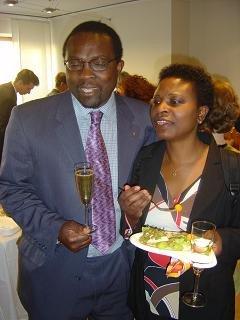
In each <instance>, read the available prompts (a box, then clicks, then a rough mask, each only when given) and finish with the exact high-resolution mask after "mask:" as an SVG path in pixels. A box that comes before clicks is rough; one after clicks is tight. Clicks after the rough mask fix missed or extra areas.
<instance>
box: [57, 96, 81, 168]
mask: <svg viewBox="0 0 240 320" xmlns="http://www.w3.org/2000/svg"><path fill="white" fill-rule="evenodd" d="M61 96H62V99H61V102H60V103H59V106H58V109H57V112H56V120H57V126H56V133H57V135H58V136H59V141H61V143H62V144H63V147H64V148H65V150H66V153H67V154H68V155H69V157H70V158H71V160H72V162H73V164H76V163H79V162H82V161H86V159H85V153H84V147H83V143H82V139H81V135H80V132H79V128H78V123H77V119H76V116H75V112H74V108H73V103H72V98H71V94H70V92H67V93H65V94H61Z"/></svg>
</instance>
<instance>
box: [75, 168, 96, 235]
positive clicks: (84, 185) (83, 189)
mask: <svg viewBox="0 0 240 320" xmlns="http://www.w3.org/2000/svg"><path fill="white" fill-rule="evenodd" d="M93 180H94V173H93V169H92V168H91V165H90V163H89V162H80V163H79V164H77V165H76V166H75V182H76V187H77V191H78V193H79V195H80V200H81V202H82V204H83V205H84V224H85V225H86V226H87V227H88V228H89V229H90V232H94V231H95V230H96V226H94V225H90V223H89V204H90V202H91V200H92V193H93Z"/></svg>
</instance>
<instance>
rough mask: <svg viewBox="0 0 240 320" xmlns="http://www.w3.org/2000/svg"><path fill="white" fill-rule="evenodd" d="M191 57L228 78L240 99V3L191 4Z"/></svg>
mask: <svg viewBox="0 0 240 320" xmlns="http://www.w3.org/2000/svg"><path fill="white" fill-rule="evenodd" d="M190 19H191V21H190V41H189V44H190V46H189V54H190V55H192V56H195V57H197V58H198V59H199V60H200V61H201V62H202V63H203V64H204V65H205V66H206V67H207V69H208V71H209V72H210V73H216V74H219V75H221V76H225V77H227V78H228V80H229V81H230V82H231V83H232V85H233V87H234V88H235V90H236V91H237V93H238V95H239V97H240V1H239V0H197V1H196V0H191V8H190Z"/></svg>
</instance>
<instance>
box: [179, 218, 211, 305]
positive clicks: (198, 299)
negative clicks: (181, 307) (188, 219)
mask: <svg viewBox="0 0 240 320" xmlns="http://www.w3.org/2000/svg"><path fill="white" fill-rule="evenodd" d="M215 230H216V226H215V225H214V224H213V223H211V222H208V221H196V222H193V224H192V230H191V248H192V263H193V272H194V275H195V281H194V289H193V292H186V293H185V294H184V295H183V302H184V303H185V304H186V305H188V306H190V307H194V308H199V307H204V306H205V305H206V299H205V296H204V295H203V294H202V293H200V292H198V287H199V279H200V275H201V273H202V271H203V270H204V267H203V268H199V267H198V266H199V263H202V261H204V260H205V259H202V258H203V256H204V258H205V256H208V255H209V254H210V252H211V249H212V245H213V242H214V235H215ZM194 263H195V264H194ZM202 265H203V266H204V264H202Z"/></svg>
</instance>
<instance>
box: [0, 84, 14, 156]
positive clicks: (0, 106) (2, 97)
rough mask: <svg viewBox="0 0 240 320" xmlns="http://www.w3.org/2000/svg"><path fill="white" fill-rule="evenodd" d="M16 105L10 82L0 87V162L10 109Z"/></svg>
mask: <svg viewBox="0 0 240 320" xmlns="http://www.w3.org/2000/svg"><path fill="white" fill-rule="evenodd" d="M16 104H17V94H16V92H15V89H14V87H13V85H12V83H11V82H8V83H4V84H1V85H0V161H1V156H2V149H3V142H4V135H5V130H6V127H7V124H8V120H9V117H10V114H11V111H12V108H13V107H14V106H16Z"/></svg>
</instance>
